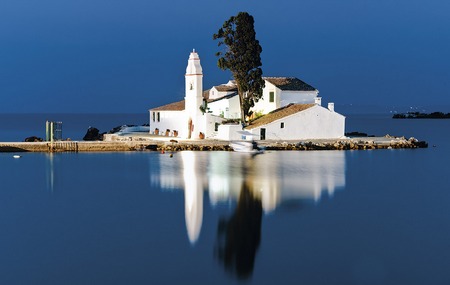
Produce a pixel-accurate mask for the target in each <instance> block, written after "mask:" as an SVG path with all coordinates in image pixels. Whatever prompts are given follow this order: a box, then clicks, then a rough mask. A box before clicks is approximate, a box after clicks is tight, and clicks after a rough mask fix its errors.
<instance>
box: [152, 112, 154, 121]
mask: <svg viewBox="0 0 450 285" xmlns="http://www.w3.org/2000/svg"><path fill="white" fill-rule="evenodd" d="M152 115H153V122H154V121H155V112H152Z"/></svg>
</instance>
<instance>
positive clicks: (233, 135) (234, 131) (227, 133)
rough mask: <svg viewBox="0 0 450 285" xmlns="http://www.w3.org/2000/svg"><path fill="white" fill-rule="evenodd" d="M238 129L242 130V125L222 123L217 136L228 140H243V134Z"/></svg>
mask: <svg viewBox="0 0 450 285" xmlns="http://www.w3.org/2000/svg"><path fill="white" fill-rule="evenodd" d="M238 131H242V126H241V125H220V126H219V132H218V134H217V138H218V139H220V140H228V141H233V140H242V135H241V134H239V133H238Z"/></svg>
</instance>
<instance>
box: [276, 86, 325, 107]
mask: <svg viewBox="0 0 450 285" xmlns="http://www.w3.org/2000/svg"><path fill="white" fill-rule="evenodd" d="M318 94H319V92H318V91H317V90H315V91H282V93H281V102H280V107H284V106H286V105H289V104H291V103H294V104H314V103H315V98H316V97H317V95H318Z"/></svg>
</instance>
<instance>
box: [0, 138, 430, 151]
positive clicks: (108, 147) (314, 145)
mask: <svg viewBox="0 0 450 285" xmlns="http://www.w3.org/2000/svg"><path fill="white" fill-rule="evenodd" d="M259 143H260V145H261V146H263V147H265V148H266V150H370V149H411V148H426V147H428V143H426V142H425V141H419V140H417V139H415V138H410V139H406V138H404V137H391V136H385V137H361V138H346V139H339V140H325V139H323V140H304V141H260V142H259ZM142 150H150V151H183V150H193V151H232V149H231V147H230V146H229V142H228V141H219V140H196V141H189V140H186V141H177V140H173V139H172V140H170V141H168V140H148V139H147V140H139V139H136V138H134V139H130V140H128V141H127V140H123V141H108V142H105V141H94V142H91V141H82V142H81V141H80V142H77V141H61V142H54V143H50V142H10V143H1V142H0V152H108V151H109V152H113V151H116V152H117V151H120V152H122V151H142Z"/></svg>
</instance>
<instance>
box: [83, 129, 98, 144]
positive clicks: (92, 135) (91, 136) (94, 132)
mask: <svg viewBox="0 0 450 285" xmlns="http://www.w3.org/2000/svg"><path fill="white" fill-rule="evenodd" d="M83 140H84V141H101V140H103V134H100V131H99V130H98V129H97V128H94V127H89V129H88V130H87V132H86V134H85V135H84V137H83Z"/></svg>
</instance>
